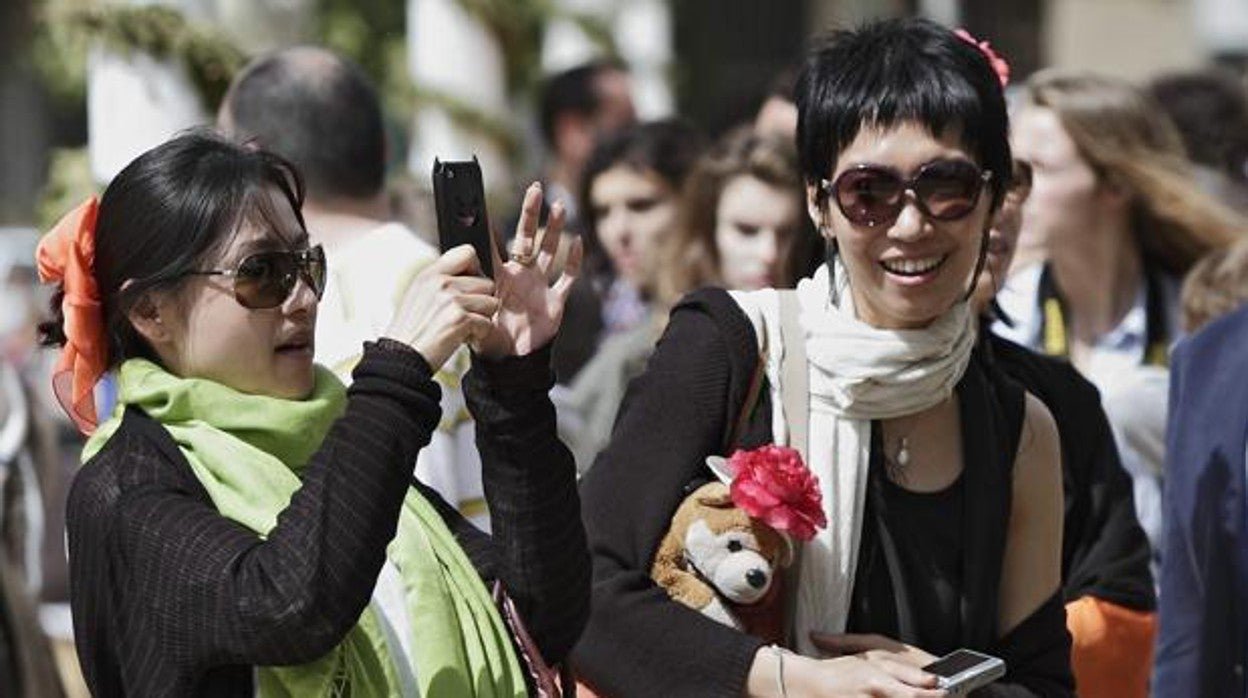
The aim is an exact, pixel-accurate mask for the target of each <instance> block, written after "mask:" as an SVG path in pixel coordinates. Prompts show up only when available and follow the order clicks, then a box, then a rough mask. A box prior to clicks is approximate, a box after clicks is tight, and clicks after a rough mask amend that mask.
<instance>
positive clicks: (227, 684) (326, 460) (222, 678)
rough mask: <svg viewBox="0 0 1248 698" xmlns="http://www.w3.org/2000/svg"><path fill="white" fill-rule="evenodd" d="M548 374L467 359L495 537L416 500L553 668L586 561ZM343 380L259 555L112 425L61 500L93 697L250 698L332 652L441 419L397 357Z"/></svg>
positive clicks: (419, 373)
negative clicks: (515, 614) (516, 613)
mask: <svg viewBox="0 0 1248 698" xmlns="http://www.w3.org/2000/svg"><path fill="white" fill-rule="evenodd" d="M549 362H550V355H549V350H546V351H541V352H537V353H535V354H533V355H531V356H529V357H523V358H513V359H507V360H504V361H501V362H487V361H481V360H474V366H473V370H472V371H471V372H470V373H469V375H468V376H467V378H466V379H465V384H464V389H465V395H466V397H467V399H468V404H469V408H470V409H471V410H472V411H473V414H474V416H475V417H476V418H477V420H478V428H477V443H478V448H479V449H480V451H481V456H482V462H483V465H484V472H483V477H484V484H485V493H486V497H487V499H488V501H489V503H490V507H491V510H492V514H493V520H494V537H493V538H489V537H487V536H485V535H484V534H482V533H481V532H479V531H477V530H475V529H473V528H472V527H471V525H469V524H468V523H467V522H466V521H464V520H463V518H462V517H460V516H459V515H458V514H457V513H455V511H454V510H453V509H452V508H451V507H449V506H448V505H447V504H446V503H445V502H444V501H442V500H441V499H440V498H438V497H437V495H436V494H434V493H432V492H431V491H430V490H428V489H427V488H423V487H421V490H422V491H423V492H424V493H425V495H426V496H428V497H430V498H431V499H432V500H433V503H434V505H435V507H436V508H437V509H438V510H439V512H440V513H441V515H442V516H443V518H444V519H446V520H447V523H448V525H450V527H451V529H452V531H453V532H454V533H455V535H456V537H457V539H458V540H459V541H460V543H461V545H463V546H464V548H465V550H466V551H467V552H468V554H469V557H470V558H471V559H472V561H473V563H474V565H475V566H476V567H477V569H478V570H479V571H480V572H481V573H482V576H483V577H484V578H485V579H487V580H489V579H495V578H500V577H501V578H502V580H503V581H504V583H505V585H506V587H507V589H508V590H509V592H510V593H511V595H512V596H513V598H514V599H515V601H516V602H517V606H518V607H519V609H520V612H521V613H522V615H523V616H524V617H525V618H526V619H527V622H528V624H529V629H530V631H531V632H532V634H533V635H534V636H535V639H536V641H537V642H538V645H539V647H540V648H541V650H542V651H543V654H544V655H545V656H546V658H547V659H548V660H550V661H552V662H553V661H559V660H560V659H561V658H562V657H563V656H564V655H565V654H566V653H567V651H568V650H569V649H570V648H571V646H572V645H573V644H574V643H575V641H576V638H577V636H578V635H579V634H580V631H581V628H582V626H583V624H584V622H585V617H586V613H587V611H588V596H589V562H588V556H587V554H586V550H585V544H584V540H585V539H584V531H583V529H582V527H581V524H580V519H579V505H578V499H577V493H576V488H575V482H574V474H575V469H574V466H573V463H572V457H571V454H569V453H568V451H567V449H566V448H564V446H563V445H562V444H561V443H560V442H559V441H558V439H557V438H556V437H555V427H554V410H553V407H552V406H551V405H550V402H549V399H548V398H547V391H548V390H549V388H550V385H551V383H552V378H551V374H550V370H549ZM353 375H354V382H353V383H352V385H351V387H350V388H349V389H348V393H347V396H348V398H347V407H346V411H345V413H344V415H343V416H342V417H341V418H340V419H339V420H338V421H337V422H336V423H335V424H334V426H333V427H332V428H331V430H330V432H329V434H328V436H327V437H326V438H325V441H324V443H323V444H322V446H321V448H320V449H319V450H318V451H317V452H316V454H315V455H314V456H313V457H312V460H311V461H310V462H309V464H308V466H307V468H306V470H305V471H304V474H303V484H302V486H301V487H300V488H299V490H298V491H297V492H296V493H295V495H294V496H293V497H292V498H291V502H290V504H289V506H288V507H287V508H286V509H285V510H284V511H283V512H282V513H281V514H280V515H279V517H278V520H277V525H276V527H275V528H274V529H273V530H272V531H271V532H270V534H269V536H268V537H267V538H266V539H261V538H260V537H258V536H257V535H256V534H255V533H253V532H252V531H250V530H248V529H246V528H244V527H242V526H240V525H239V524H237V523H235V522H233V521H230V520H229V519H226V518H225V517H223V516H222V515H221V514H220V513H218V512H217V511H216V509H215V508H214V507H213V505H212V502H211V500H210V499H209V497H208V494H207V492H206V491H205V490H204V488H203V487H202V486H201V485H200V483H199V481H198V480H197V479H196V478H195V475H194V474H193V473H192V471H191V469H190V466H189V464H188V463H187V461H186V459H185V457H183V455H182V454H181V452H180V451H179V450H178V448H177V446H176V445H175V444H174V442H173V440H172V439H171V438H170V436H169V434H168V433H167V432H166V431H165V430H164V429H163V428H162V427H161V426H160V425H159V424H158V423H157V422H155V421H153V420H151V419H150V418H148V417H146V415H144V414H143V413H142V412H141V411H139V410H137V409H135V408H131V409H129V410H128V411H127V413H126V416H125V418H124V420H123V422H122V425H121V427H120V428H119V429H118V431H117V432H116V434H115V435H114V436H113V437H112V438H110V439H109V441H108V443H107V444H106V445H105V446H104V448H103V449H102V450H101V451H100V452H99V453H98V454H97V455H96V456H95V457H94V458H92V459H91V460H90V461H89V462H88V463H87V464H86V465H84V466H83V469H82V471H81V472H80V473H79V474H78V477H77V478H76V480H75V482H74V486H73V490H72V492H71V493H70V498H69V509H68V535H69V553H70V569H71V584H72V587H71V602H72V606H73V615H74V634H75V640H76V642H77V646H78V656H79V661H80V662H81V664H82V668H83V672H84V674H85V676H86V680H87V684H88V686H89V687H90V689H91V692H92V694H93V695H95V696H97V697H107V696H188V695H202V696H250V695H252V694H253V692H254V691H253V686H252V673H253V672H252V668H253V667H254V666H256V665H289V664H299V663H304V662H308V661H311V660H313V659H316V658H317V657H319V656H321V655H323V654H324V653H325V652H326V651H328V650H329V649H331V648H332V647H334V646H335V645H336V644H338V643H339V642H340V641H341V640H342V639H343V637H344V636H345V635H346V633H347V632H348V631H349V630H350V629H351V627H352V626H353V625H354V624H355V622H356V620H357V619H358V618H359V615H360V613H361V612H362V611H363V609H364V607H365V606H366V605H367V604H368V601H369V598H370V596H371V594H372V591H373V587H374V585H375V582H376V579H377V574H378V572H379V571H380V569H381V565H382V563H383V561H384V559H385V547H386V545H387V543H388V542H389V541H390V540H391V539H392V538H393V537H394V534H395V529H396V525H397V520H398V514H399V510H400V507H401V505H402V501H403V497H404V493H405V491H406V490H407V487H408V485H409V484H411V483H412V481H413V480H412V466H413V464H414V463H415V462H416V454H417V452H418V451H419V450H420V448H421V447H423V446H424V445H425V444H426V443H428V441H429V437H430V434H431V433H432V431H433V429H434V428H436V426H437V423H438V418H439V415H440V409H439V406H438V398H439V389H438V387H437V386H436V384H434V383H433V381H432V380H431V378H430V376H431V372H430V370H429V366H428V365H427V364H426V363H425V361H424V360H423V359H422V358H421V357H420V355H419V354H417V353H416V352H414V351H412V350H410V349H408V348H407V347H405V346H403V345H401V344H398V343H396V342H391V341H386V340H383V341H382V342H380V343H378V344H368V345H366V347H365V352H364V356H363V359H362V360H361V362H360V364H359V365H358V366H357V367H356V369H355V371H354V374H353ZM414 630H415V631H416V632H417V633H419V630H420V629H419V628H415V629H414ZM418 637H419V636H418ZM417 641H419V639H418V640H417Z"/></svg>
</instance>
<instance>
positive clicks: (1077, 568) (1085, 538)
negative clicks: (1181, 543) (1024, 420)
mask: <svg viewBox="0 0 1248 698" xmlns="http://www.w3.org/2000/svg"><path fill="white" fill-rule="evenodd" d="M1070 395H1071V397H1072V398H1073V397H1076V396H1078V397H1079V398H1080V405H1079V409H1078V411H1079V412H1081V413H1083V418H1082V419H1080V420H1078V421H1079V424H1078V425H1075V424H1070V425H1069V426H1068V428H1067V430H1066V433H1063V434H1061V437H1062V440H1063V444H1062V446H1063V448H1062V450H1063V457H1064V458H1065V459H1067V460H1068V461H1069V465H1068V466H1067V470H1068V472H1069V475H1068V480H1069V482H1068V486H1073V487H1076V488H1078V490H1079V491H1077V492H1069V493H1068V494H1067V500H1068V501H1070V500H1075V501H1080V500H1081V501H1080V506H1076V507H1071V508H1069V511H1068V514H1069V515H1068V516H1067V519H1066V530H1068V531H1070V533H1069V534H1067V536H1068V537H1067V540H1066V541H1064V545H1063V547H1064V551H1063V552H1064V554H1063V557H1062V560H1063V563H1064V564H1063V567H1064V568H1065V569H1064V570H1063V572H1064V574H1063V575H1062V579H1063V580H1064V584H1063V592H1064V595H1065V598H1066V601H1068V602H1069V601H1074V600H1076V599H1078V598H1080V597H1083V596H1094V597H1096V598H1100V599H1104V600H1106V601H1110V602H1112V603H1115V604H1118V605H1119V606H1123V607H1125V608H1129V609H1132V610H1135V611H1153V610H1156V608H1157V600H1156V595H1155V593H1154V587H1153V577H1152V573H1151V572H1150V570H1149V567H1148V563H1149V558H1150V555H1151V551H1150V548H1149V545H1148V539H1147V538H1146V537H1145V536H1144V531H1143V529H1141V528H1140V524H1139V520H1138V519H1137V518H1136V515H1135V499H1134V493H1133V491H1132V486H1131V477H1130V476H1129V475H1127V472H1126V470H1125V469H1124V468H1123V467H1122V461H1121V459H1120V457H1119V454H1118V447H1117V446H1116V445H1115V443H1114V436H1113V432H1112V431H1111V430H1110V426H1109V420H1108V419H1107V418H1106V416H1105V411H1104V409H1102V408H1101V404H1100V399H1099V396H1098V395H1097V393H1096V390H1095V389H1094V388H1092V387H1091V386H1090V385H1089V386H1087V390H1086V391H1082V392H1080V391H1071V392H1070ZM1072 411H1073V410H1072ZM1062 421H1064V422H1067V423H1070V422H1073V421H1075V420H1073V419H1071V418H1069V417H1068V418H1067V419H1065V420H1062ZM1059 424H1060V422H1059ZM1076 426H1077V427H1078V428H1079V429H1080V431H1081V432H1082V433H1077V432H1076V431H1075V429H1076ZM1076 516H1077V517H1078V520H1072V519H1073V518H1075V517H1076Z"/></svg>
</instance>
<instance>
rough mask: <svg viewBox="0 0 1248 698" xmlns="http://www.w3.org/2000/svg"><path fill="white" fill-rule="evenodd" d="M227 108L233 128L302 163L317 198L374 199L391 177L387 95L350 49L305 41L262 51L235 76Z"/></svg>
mask: <svg viewBox="0 0 1248 698" xmlns="http://www.w3.org/2000/svg"><path fill="white" fill-rule="evenodd" d="M224 110H225V112H226V114H227V115H228V117H229V119H230V120H231V122H232V127H233V128H232V130H233V131H234V133H233V134H232V135H234V136H236V137H238V138H240V139H252V138H254V139H255V140H256V141H257V142H258V143H259V144H260V145H262V146H263V147H264V148H266V149H268V150H271V151H273V152H275V153H278V154H279V155H281V156H282V157H284V158H286V159H287V160H289V161H291V162H292V163H294V164H295V166H296V167H297V168H298V169H299V171H300V172H301V173H302V174H303V177H304V179H305V181H306V182H307V186H308V193H309V196H311V197H312V198H314V199H332V198H348V199H360V198H367V197H370V196H374V195H376V194H377V193H378V192H380V191H381V188H382V186H383V184H384V183H385V175H386V137H385V126H384V122H383V120H382V114H381V102H380V100H379V99H378V97H377V91H376V90H375V89H374V88H373V85H372V83H371V82H370V81H369V79H368V77H367V76H366V75H365V74H364V71H363V70H361V69H360V67H359V66H357V65H356V64H355V63H353V62H351V61H350V60H348V59H346V58H344V57H342V56H339V55H337V54H335V53H332V52H330V51H328V50H326V49H319V48H313V47H306V46H303V47H294V48H289V49H284V50H281V51H278V52H276V53H272V54H269V55H267V56H264V57H262V58H259V59H257V60H256V61H254V62H252V63H251V64H250V65H249V66H247V67H246V68H244V69H243V71H242V72H241V73H240V74H239V76H238V77H237V78H236V79H235V81H234V84H233V85H232V86H231V87H230V90H229V92H228V93H227V94H226V97H225V106H224Z"/></svg>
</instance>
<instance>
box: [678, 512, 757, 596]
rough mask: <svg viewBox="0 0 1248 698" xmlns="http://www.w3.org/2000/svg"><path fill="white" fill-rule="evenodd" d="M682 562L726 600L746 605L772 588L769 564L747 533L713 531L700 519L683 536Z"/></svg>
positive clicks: (737, 530)
mask: <svg viewBox="0 0 1248 698" xmlns="http://www.w3.org/2000/svg"><path fill="white" fill-rule="evenodd" d="M685 560H686V561H687V562H688V564H689V566H690V567H692V568H693V569H694V570H695V571H696V572H697V573H698V574H700V575H701V576H702V577H703V578H704V579H706V581H707V582H709V583H710V585H711V586H713V587H715V589H716V590H718V591H719V593H720V594H722V595H723V596H724V598H725V599H727V600H728V601H730V602H732V603H735V604H741V605H749V604H752V603H755V602H757V601H758V600H759V599H761V598H763V596H764V595H765V594H766V593H767V591H768V590H769V589H770V588H771V581H772V578H773V576H774V569H773V567H772V563H771V561H770V560H768V559H767V558H766V557H764V556H763V554H762V553H761V552H760V546H759V542H758V539H757V538H756V537H755V536H754V534H753V533H751V532H749V531H748V530H739V529H729V530H726V531H713V530H711V527H710V526H709V525H707V522H706V521H705V520H703V519H698V520H696V521H694V522H693V524H692V525H691V526H690V527H689V530H688V531H687V532H686V533H685Z"/></svg>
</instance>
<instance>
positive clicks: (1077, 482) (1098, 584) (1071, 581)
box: [983, 329, 1157, 611]
mask: <svg viewBox="0 0 1248 698" xmlns="http://www.w3.org/2000/svg"><path fill="white" fill-rule="evenodd" d="M983 338H984V339H985V340H986V341H985V342H983V345H984V349H985V354H986V355H989V356H991V358H992V360H993V361H994V363H995V364H996V365H997V366H998V367H999V368H1000V369H1001V370H1002V371H1004V372H1005V373H1006V375H1008V376H1010V377H1011V378H1014V379H1015V380H1017V381H1018V382H1019V383H1020V384H1021V385H1022V386H1023V387H1024V388H1026V389H1027V391H1028V392H1030V393H1032V394H1033V395H1035V396H1036V397H1038V398H1040V401H1041V402H1043V403H1044V404H1045V405H1046V406H1047V407H1048V408H1049V411H1050V412H1051V413H1052V414H1053V419H1054V421H1055V422H1057V430H1058V434H1059V436H1060V437H1061V441H1062V486H1063V489H1064V491H1065V517H1064V521H1063V524H1062V595H1063V596H1064V597H1065V599H1066V601H1067V602H1070V601H1074V600H1076V599H1078V598H1080V597H1083V596H1092V597H1096V598H1098V599H1103V600H1105V601H1109V602H1111V603H1114V604H1117V605H1119V606H1123V607H1125V608H1129V609H1131V610H1134V611H1153V610H1156V608H1157V598H1156V594H1155V593H1154V590H1153V589H1154V587H1153V576H1152V573H1151V572H1150V571H1149V567H1148V562H1149V556H1150V550H1149V545H1148V539H1147V538H1146V537H1145V536H1144V531H1143V529H1141V528H1140V524H1139V521H1138V520H1137V519H1136V516H1135V500H1134V495H1133V493H1132V489H1131V477H1130V476H1129V475H1127V471H1126V470H1124V469H1123V467H1122V461H1121V460H1120V458H1119V456H1118V447H1117V446H1116V445H1115V444H1114V435H1113V432H1112V431H1111V430H1110V426H1109V420H1108V418H1106V416H1105V410H1104V409H1102V408H1101V398H1100V394H1099V393H1098V392H1097V390H1096V387H1095V386H1094V385H1092V384H1091V383H1090V382H1088V381H1087V379H1085V378H1084V377H1083V376H1081V375H1080V374H1079V371H1078V370H1076V369H1075V368H1074V367H1073V366H1071V365H1070V364H1069V363H1067V362H1065V361H1062V360H1060V359H1055V358H1052V357H1048V356H1041V355H1040V354H1037V353H1036V352H1034V351H1031V350H1029V349H1026V348H1024V347H1021V346H1019V345H1017V344H1014V343H1013V342H1011V341H1009V340H1007V339H1002V338H1001V337H998V336H996V335H994V334H991V333H989V332H987V331H986V329H985V332H984V334H983Z"/></svg>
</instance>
